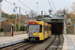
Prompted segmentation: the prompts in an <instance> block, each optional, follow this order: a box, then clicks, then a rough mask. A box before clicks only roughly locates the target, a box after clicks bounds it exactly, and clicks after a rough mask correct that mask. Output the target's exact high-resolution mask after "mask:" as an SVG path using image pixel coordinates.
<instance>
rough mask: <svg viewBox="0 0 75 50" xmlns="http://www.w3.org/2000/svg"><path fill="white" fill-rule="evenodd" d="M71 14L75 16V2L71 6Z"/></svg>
mask: <svg viewBox="0 0 75 50" xmlns="http://www.w3.org/2000/svg"><path fill="white" fill-rule="evenodd" d="M71 8H72V11H73V14H75V2H73V5H72V6H71Z"/></svg>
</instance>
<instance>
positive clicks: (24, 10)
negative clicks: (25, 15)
mask: <svg viewBox="0 0 75 50" xmlns="http://www.w3.org/2000/svg"><path fill="white" fill-rule="evenodd" d="M5 1H6V2H7V3H9V4H11V5H14V4H13V3H11V2H9V1H7V0H5ZM14 6H16V7H19V6H17V5H14ZM21 9H22V10H24V11H26V12H28V11H27V10H25V9H23V8H21Z"/></svg>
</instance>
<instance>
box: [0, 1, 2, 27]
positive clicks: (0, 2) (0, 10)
mask: <svg viewBox="0 0 75 50" xmlns="http://www.w3.org/2000/svg"><path fill="white" fill-rule="evenodd" d="M2 1H3V0H0V20H1V12H2V7H1V6H2ZM0 28H1V21H0Z"/></svg>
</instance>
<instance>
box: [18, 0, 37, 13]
mask: <svg viewBox="0 0 75 50" xmlns="http://www.w3.org/2000/svg"><path fill="white" fill-rule="evenodd" d="M18 1H19V2H20V3H21V4H23V5H24V6H26V7H27V8H29V9H30V10H33V9H31V8H30V7H29V6H27V5H25V4H24V3H23V2H21V1H20V0H18ZM33 11H34V10H33ZM35 12H36V11H35Z"/></svg>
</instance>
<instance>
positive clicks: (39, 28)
mask: <svg viewBox="0 0 75 50" xmlns="http://www.w3.org/2000/svg"><path fill="white" fill-rule="evenodd" d="M29 32H34V33H35V32H42V25H29Z"/></svg>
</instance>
